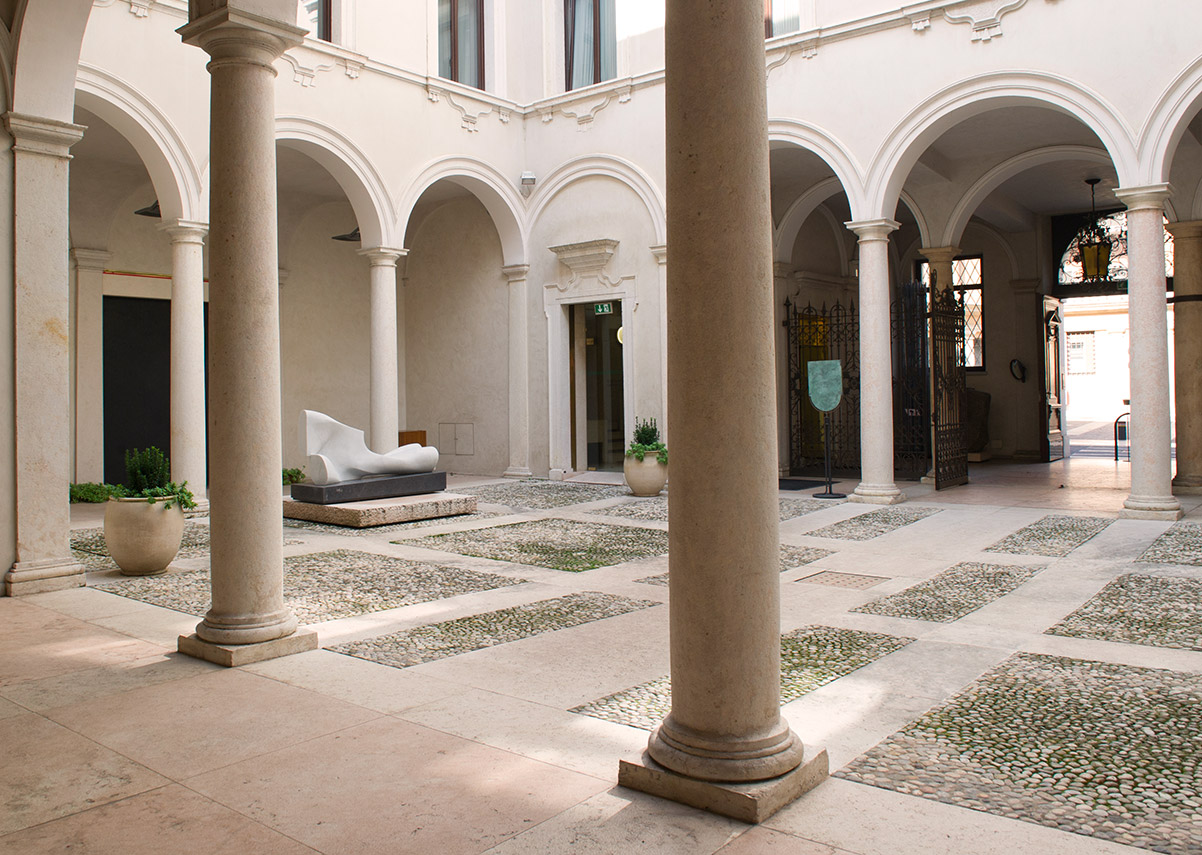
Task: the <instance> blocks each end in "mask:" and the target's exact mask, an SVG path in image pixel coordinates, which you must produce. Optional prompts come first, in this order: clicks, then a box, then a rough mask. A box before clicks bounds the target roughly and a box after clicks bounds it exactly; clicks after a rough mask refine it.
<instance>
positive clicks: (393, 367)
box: [359, 247, 407, 454]
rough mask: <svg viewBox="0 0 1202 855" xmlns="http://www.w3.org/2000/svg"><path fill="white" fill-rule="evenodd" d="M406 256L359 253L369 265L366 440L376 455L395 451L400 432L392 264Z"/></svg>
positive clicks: (385, 252)
mask: <svg viewBox="0 0 1202 855" xmlns="http://www.w3.org/2000/svg"><path fill="white" fill-rule="evenodd" d="M406 252H407V250H403V249H388V248H387V247H376V248H375V249H364V250H360V251H359V254H360V255H362V256H365V257H366V258H367V260H368V261H370V262H371V416H370V428H369V429H368V432H367V440H368V444H369V445H370V446H371V450H372V451H374V452H376V453H377V454H386V453H387V452H389V451H392V450H393V449H395V448H396V447H397V438H398V432H399V430H400V400H399V392H398V389H399V386H400V383H399V373H398V372H399V366H398V362H397V353H398V352H399V347H400V345H399V333H398V329H397V296H396V291H397V281H396V264H397V259H399V258H401V257H402V256H404V255H405V253H406Z"/></svg>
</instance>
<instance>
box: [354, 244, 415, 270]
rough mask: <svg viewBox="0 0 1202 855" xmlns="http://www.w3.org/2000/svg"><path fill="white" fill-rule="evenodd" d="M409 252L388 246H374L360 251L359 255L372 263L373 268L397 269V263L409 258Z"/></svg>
mask: <svg viewBox="0 0 1202 855" xmlns="http://www.w3.org/2000/svg"><path fill="white" fill-rule="evenodd" d="M408 254H409V250H407V249H394V248H392V247H387V246H373V247H368V248H367V249H361V250H359V255H361V256H363V257H364V258H366V259H367V260H368V261H370V262H371V266H372V267H396V263H397V262H398V261H399V260H400V259H402V258H404V257H405V256H407V255H408Z"/></svg>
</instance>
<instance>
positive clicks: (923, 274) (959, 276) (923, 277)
mask: <svg viewBox="0 0 1202 855" xmlns="http://www.w3.org/2000/svg"><path fill="white" fill-rule="evenodd" d="M930 273H931V266H930V264H929V263H928V262H926V261H920V262H919V263H918V281H919V282H921V283H922V284H923V285H925V286H927V287H928V288H930V285H931V275H930ZM982 281H983V280H982V276H981V256H979V255H972V256H967V257H965V258H957V259H956V260H955V261H953V262H952V287H954V288H955V289H956V291H957V293H958V294H959V296H960V299H961V300H962V301H963V302H964V366H965V367H966V368H970V369H971V368H975V369H977V370H981V371H983V370H984V369H985V301H984V298H983V292H982V287H981V286H982Z"/></svg>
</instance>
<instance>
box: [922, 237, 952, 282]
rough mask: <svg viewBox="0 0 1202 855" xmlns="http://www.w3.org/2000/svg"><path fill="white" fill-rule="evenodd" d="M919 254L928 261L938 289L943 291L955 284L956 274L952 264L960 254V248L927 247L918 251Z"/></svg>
mask: <svg viewBox="0 0 1202 855" xmlns="http://www.w3.org/2000/svg"><path fill="white" fill-rule="evenodd" d="M918 254H919V255H921V256H922V257H923V258H925V259H926V260H927V262H928V263H929V264H930V266H931V272H932V273H934V274H935V284H936V287H937V288H938V289H939V290H940V291H942V290H943V289H945V288H951V287H952V285H954V284H955V278H956V276H955V272H954V270H953V265H952V262H954V261H955V260H956V256H957V255H959V254H960V247H958V246H926V247H923V248H921V249H920V250H918Z"/></svg>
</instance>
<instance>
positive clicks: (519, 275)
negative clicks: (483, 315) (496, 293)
mask: <svg viewBox="0 0 1202 855" xmlns="http://www.w3.org/2000/svg"><path fill="white" fill-rule="evenodd" d="M501 272H502V273H503V274H504V275H505V280H506V281H507V282H508V283H509V468H507V469H506V470H505V476H506V477H508V478H526V477H528V476H530V475H531V474H533V473H532V472H531V471H530V307H529V305H528V304H527V299H526V276H527V275H528V274H529V273H530V265H529V264H512V265H510V266H508V267H502V268H501Z"/></svg>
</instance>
